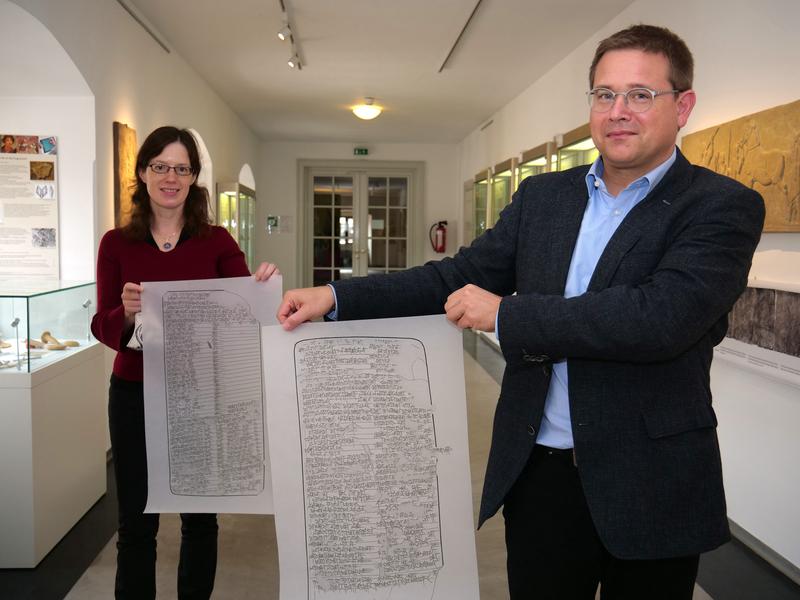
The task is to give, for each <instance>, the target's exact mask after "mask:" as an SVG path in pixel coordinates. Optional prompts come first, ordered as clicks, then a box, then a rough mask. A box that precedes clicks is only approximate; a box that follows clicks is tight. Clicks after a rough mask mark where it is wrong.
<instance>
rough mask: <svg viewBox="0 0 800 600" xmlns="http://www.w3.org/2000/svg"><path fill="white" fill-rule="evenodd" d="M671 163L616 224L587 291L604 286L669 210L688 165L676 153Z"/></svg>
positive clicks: (686, 181) (682, 186) (686, 179)
mask: <svg viewBox="0 0 800 600" xmlns="http://www.w3.org/2000/svg"><path fill="white" fill-rule="evenodd" d="M677 153H678V154H677V157H676V158H675V164H673V165H672V167H671V168H670V170H669V171H667V173H666V174H665V175H664V177H663V178H662V180H661V181H660V182H659V183H658V185H657V186H656V187H655V189H653V190H650V193H649V194H647V196H645V197H644V198H643V199H642V201H641V202H639V204H637V205H636V206H634V207H633V209H632V210H631V212H629V213H628V215H627V216H626V217H625V219H624V220H623V221H622V223H620V225H619V227H618V228H617V230H616V231H615V232H614V235H612V236H611V239H610V240H609V241H608V244H607V245H606V248H605V250H603V254H602V255H601V256H600V260H599V261H597V266H596V267H595V269H594V273H593V274H592V279H591V280H590V281H589V286H588V290H589V291H597V290H602V289H605V288H607V287H608V285H609V283H610V281H611V278H612V277H613V276H614V273H615V272H616V271H617V267H618V266H619V263H620V261H622V259H623V258H624V257H625V255H626V254H627V253H628V252H629V251H630V249H631V248H633V246H635V245H636V242H638V241H639V239H640V238H641V237H642V235H643V234H644V233H645V232H647V231H652V227H650V226H649V224H650V222H651V221H652V220H654V219H656V218H658V217H659V216H660V215H661V214H662V212H661V211H664V210H671V206H672V204H671V198H675V197H677V196H678V195H679V194H680V193H682V192H683V190H684V189H685V188H686V187H687V186H688V185H689V178H690V166H691V165H690V164H689V162H688V161H687V160H686V159H685V158H684V156H683V154H681V151H680V150H677Z"/></svg>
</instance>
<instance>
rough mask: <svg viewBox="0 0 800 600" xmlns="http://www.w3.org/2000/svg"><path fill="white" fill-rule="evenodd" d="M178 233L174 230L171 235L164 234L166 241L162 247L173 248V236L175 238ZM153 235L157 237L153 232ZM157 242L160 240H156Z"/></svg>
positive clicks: (165, 248)
mask: <svg viewBox="0 0 800 600" xmlns="http://www.w3.org/2000/svg"><path fill="white" fill-rule="evenodd" d="M177 234H178V232H177V231H173V232H172V233H170V234H169V235H167V236H164V242H163V243H162V244H161V247H162V248H163V249H164V250H172V238H174V237H175V236H176V235H177ZM153 237H154V238H155V237H156V236H155V234H153ZM159 237H161V236H159ZM156 243H158V240H156Z"/></svg>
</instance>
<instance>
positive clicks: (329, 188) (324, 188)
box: [314, 177, 333, 206]
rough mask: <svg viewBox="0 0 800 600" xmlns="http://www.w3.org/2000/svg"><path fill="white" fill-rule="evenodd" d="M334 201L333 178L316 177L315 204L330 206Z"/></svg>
mask: <svg viewBox="0 0 800 600" xmlns="http://www.w3.org/2000/svg"><path fill="white" fill-rule="evenodd" d="M332 200H333V177H314V204H316V205H318V206H330V205H331V201H332Z"/></svg>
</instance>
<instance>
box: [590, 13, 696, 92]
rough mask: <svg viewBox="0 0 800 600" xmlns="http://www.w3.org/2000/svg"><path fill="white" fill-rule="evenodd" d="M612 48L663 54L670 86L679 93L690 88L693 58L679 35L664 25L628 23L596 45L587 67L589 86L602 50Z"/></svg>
mask: <svg viewBox="0 0 800 600" xmlns="http://www.w3.org/2000/svg"><path fill="white" fill-rule="evenodd" d="M612 50H641V51H643V52H650V53H652V54H663V55H664V56H666V57H667V60H668V61H669V64H670V75H669V81H670V83H671V84H672V89H675V90H679V91H681V92H683V91H685V90H689V89H691V88H692V79H693V78H694V58H693V57H692V53H691V51H690V50H689V47H688V46H687V45H686V42H684V41H683V40H682V39H681V38H680V37H678V36H677V35H676V34H674V33H673V32H671V31H670V30H669V29H667V28H666V27H656V26H655V25H644V24H639V25H631V26H630V27H628V28H627V29H623V30H622V31H618V32H617V33H615V34H614V35H612V36H610V37H607V38H606V39H604V40H603V41H602V42H600V44H598V46H597V50H596V51H595V53H594V59H593V60H592V66H591V67H590V68H589V87H590V88H591V87H594V72H595V69H597V63H599V62H600V59H601V58H603V56H604V55H605V53H606V52H610V51H612Z"/></svg>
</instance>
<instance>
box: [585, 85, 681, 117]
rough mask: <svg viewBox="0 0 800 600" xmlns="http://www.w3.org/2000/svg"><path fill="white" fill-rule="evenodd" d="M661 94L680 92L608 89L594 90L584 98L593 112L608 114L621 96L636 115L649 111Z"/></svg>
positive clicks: (676, 91)
mask: <svg viewBox="0 0 800 600" xmlns="http://www.w3.org/2000/svg"><path fill="white" fill-rule="evenodd" d="M662 94H680V90H663V91H658V90H651V89H649V88H633V89H630V90H628V91H627V92H615V91H614V90H610V89H608V88H594V89H593V90H589V91H588V92H586V97H587V99H588V100H589V106H590V107H591V108H592V110H593V111H595V112H599V113H604V112H608V111H609V110H611V107H612V106H614V103H615V102H616V101H617V96H622V97H623V99H624V100H625V106H627V107H628V109H630V110H631V111H633V112H636V113H643V112H645V111H647V110H650V107H651V106H653V102H655V100H656V96H661V95H662Z"/></svg>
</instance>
